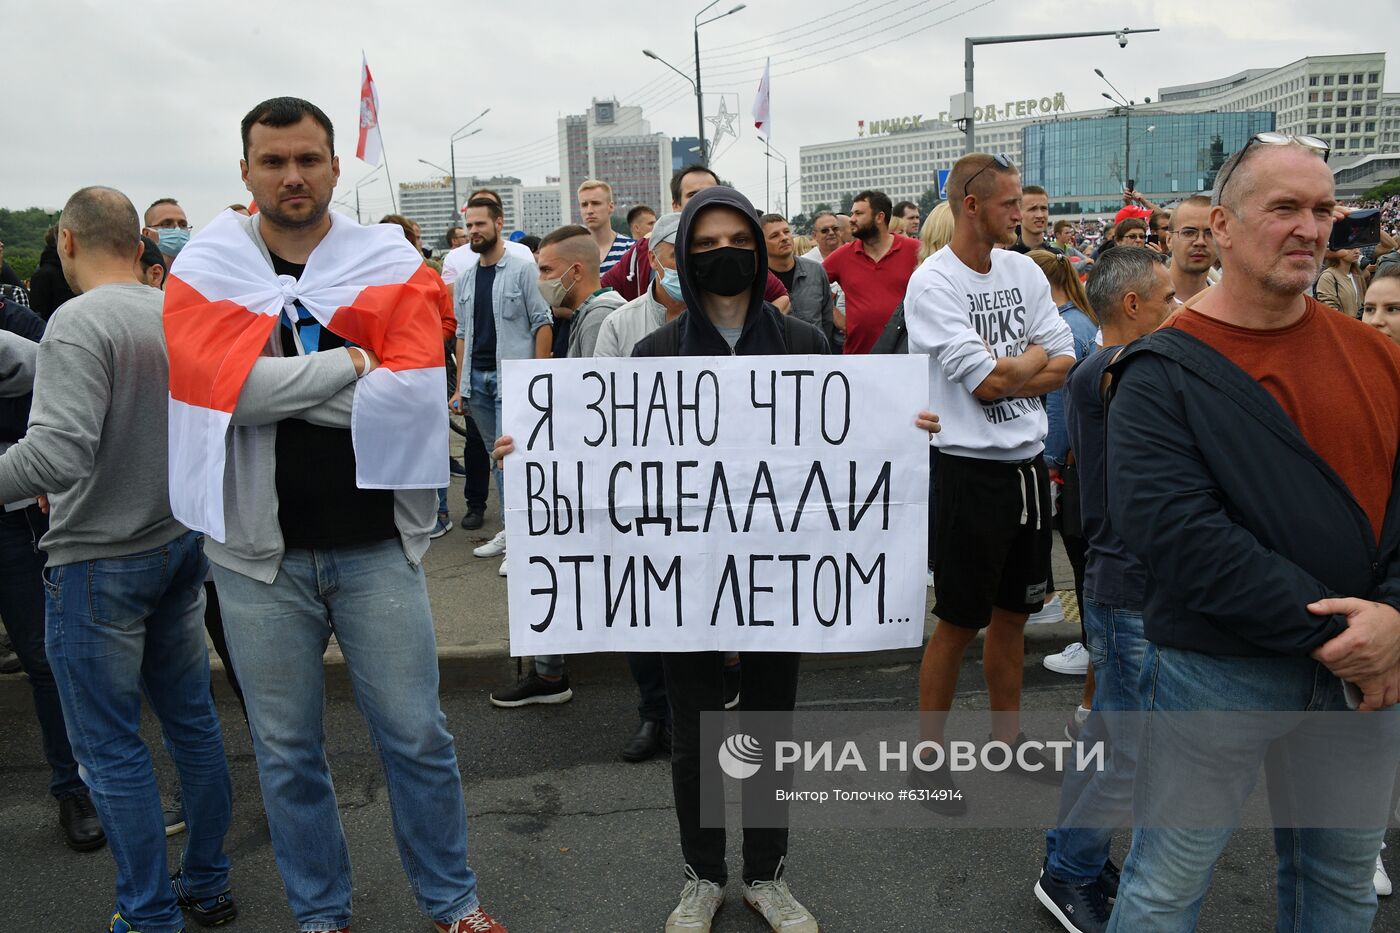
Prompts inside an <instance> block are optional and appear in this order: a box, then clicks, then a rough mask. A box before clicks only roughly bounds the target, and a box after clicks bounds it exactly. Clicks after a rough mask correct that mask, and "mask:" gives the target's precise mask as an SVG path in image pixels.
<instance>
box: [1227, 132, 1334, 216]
mask: <svg viewBox="0 0 1400 933" xmlns="http://www.w3.org/2000/svg"><path fill="white" fill-rule="evenodd" d="M1255 143H1259V144H1260V145H1263V146H1287V145H1288V144H1290V143H1297V144H1298V145H1300V146H1302V147H1303V148H1305V149H1310V150H1312V151H1313V152H1316V153H1317V154H1318V155H1320V156H1322V161H1324V162H1326V161H1327V159H1328V158H1329V157H1330V156H1331V155H1332V147H1331V146H1329V145H1327V143H1326V142H1324V141H1323V140H1321V139H1318V138H1317V137H1316V136H1290V135H1289V134H1287V133H1274V132H1265V133H1255V134H1254V135H1253V136H1251V137H1249V142H1247V143H1245V144H1244V148H1243V149H1241V150H1240V153H1239V158H1237V159H1235V164H1234V165H1232V166H1230V170H1229V171H1228V172H1226V173H1225V177H1224V178H1222V179H1221V180H1220V188H1219V189H1218V190H1219V195H1217V200H1219V198H1220V197H1223V196H1224V194H1225V186H1226V185H1228V184H1229V183H1230V178H1231V176H1233V175H1234V174H1235V169H1237V168H1239V167H1240V163H1241V162H1243V161H1244V154H1245V153H1246V152H1248V151H1249V147H1250V146H1252V145H1254V144H1255Z"/></svg>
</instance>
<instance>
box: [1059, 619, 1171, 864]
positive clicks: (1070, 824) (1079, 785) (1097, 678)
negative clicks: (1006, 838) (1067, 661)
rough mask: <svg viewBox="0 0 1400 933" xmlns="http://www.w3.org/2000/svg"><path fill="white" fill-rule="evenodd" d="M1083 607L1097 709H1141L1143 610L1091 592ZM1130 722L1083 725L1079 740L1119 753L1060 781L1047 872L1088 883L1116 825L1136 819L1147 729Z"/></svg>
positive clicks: (1096, 719)
mask: <svg viewBox="0 0 1400 933" xmlns="http://www.w3.org/2000/svg"><path fill="white" fill-rule="evenodd" d="M1082 608H1083V611H1082V612H1081V614H1080V615H1081V618H1082V619H1083V621H1084V637H1085V638H1086V639H1088V643H1087V645H1086V647H1087V648H1088V650H1089V660H1090V661H1092V662H1093V665H1094V711H1095V712H1096V713H1098V712H1109V713H1123V712H1135V711H1137V710H1140V709H1142V692H1141V688H1140V686H1139V680H1140V679H1141V675H1142V657H1143V654H1144V653H1145V652H1146V650H1147V639H1146V638H1144V637H1143V634H1142V613H1141V612H1139V611H1135V610H1132V609H1116V608H1114V607H1113V606H1107V605H1104V604H1103V603H1100V602H1095V601H1094V600H1092V599H1085V600H1084V605H1083V607H1082ZM1127 726H1128V723H1126V722H1124V720H1123V718H1121V717H1112V716H1110V717H1108V718H1107V719H1105V718H1104V717H1102V716H1097V715H1093V716H1090V717H1089V718H1088V719H1087V720H1086V721H1085V723H1084V727H1083V728H1082V729H1081V730H1080V734H1079V740H1080V742H1082V743H1085V744H1086V745H1092V744H1093V743H1095V742H1101V741H1107V742H1109V743H1110V748H1111V749H1112V752H1113V754H1112V756H1111V759H1110V761H1109V765H1108V767H1107V768H1106V769H1105V770H1103V771H1098V770H1084V771H1071V772H1070V773H1069V774H1067V775H1066V776H1065V782H1064V784H1062V785H1061V786H1060V812H1059V820H1058V822H1057V824H1056V827H1055V828H1054V829H1052V830H1050V831H1049V832H1047V833H1046V834H1045V855H1046V858H1047V859H1048V863H1047V871H1049V873H1050V875H1051V876H1052V877H1054V878H1057V879H1059V880H1060V881H1066V882H1069V883H1070V884H1088V883H1089V882H1091V881H1093V880H1095V879H1096V878H1098V877H1099V875H1100V874H1101V873H1102V872H1103V869H1104V864H1105V863H1106V862H1107V861H1108V853H1109V846H1110V845H1111V844H1112V842H1113V829H1112V827H1114V826H1123V825H1128V824H1129V822H1130V820H1131V819H1132V812H1133V774H1134V772H1135V770H1136V767H1137V741H1138V739H1139V738H1140V736H1139V735H1137V734H1136V730H1134V729H1131V728H1127V729H1125V728H1124V727H1127ZM1124 732H1131V733H1133V734H1131V735H1129V734H1123V733H1124Z"/></svg>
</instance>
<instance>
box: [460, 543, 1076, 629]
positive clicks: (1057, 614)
mask: <svg viewBox="0 0 1400 933" xmlns="http://www.w3.org/2000/svg"><path fill="white" fill-rule="evenodd" d="M478 550H479V549H478ZM1064 620H1065V607H1064V606H1061V605H1060V594H1059V593H1056V594H1055V595H1054V596H1052V597H1050V601H1049V602H1048V603H1046V604H1045V605H1044V606H1042V607H1041V608H1040V611H1039V612H1033V613H1031V615H1030V618H1028V619H1026V624H1027V625H1052V624H1054V623H1056V622H1063V621H1064Z"/></svg>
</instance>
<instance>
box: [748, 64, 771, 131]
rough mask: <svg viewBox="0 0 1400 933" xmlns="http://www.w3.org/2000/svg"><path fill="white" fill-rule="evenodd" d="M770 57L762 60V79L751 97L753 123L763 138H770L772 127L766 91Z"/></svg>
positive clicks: (768, 96)
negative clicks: (755, 92)
mask: <svg viewBox="0 0 1400 933" xmlns="http://www.w3.org/2000/svg"><path fill="white" fill-rule="evenodd" d="M770 63H771V59H764V61H763V79H762V80H760V81H759V82H758V93H757V94H755V95H754V98H753V125H754V129H756V130H758V131H759V133H761V134H762V135H763V138H764V139H769V138H771V136H770V133H771V131H772V128H771V127H770V126H769V117H768V105H769V103H770V95H769V93H768V66H769V64H770Z"/></svg>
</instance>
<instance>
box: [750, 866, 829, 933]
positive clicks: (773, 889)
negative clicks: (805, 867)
mask: <svg viewBox="0 0 1400 933" xmlns="http://www.w3.org/2000/svg"><path fill="white" fill-rule="evenodd" d="M782 874H783V863H782V861H781V860H780V861H779V862H778V870H777V871H776V872H774V873H773V880H772V881H755V882H754V883H753V884H746V885H744V903H746V904H748V905H749V906H750V907H752V908H753V909H754V910H755V911H757V912H758V914H759V915H760V916H761V917H763V919H764V920H767V921H768V925H769V926H770V927H772V928H773V931H774V933H818V930H817V920H816V918H815V917H813V916H812V914H811V912H810V911H809V910H807V908H806V907H803V906H802V905H801V904H800V903H798V901H797V898H795V897H793V896H792V892H791V891H789V890H788V884H787V882H786V881H783V880H782Z"/></svg>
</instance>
